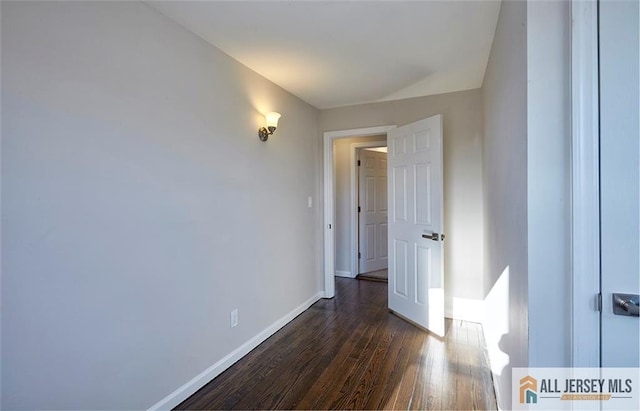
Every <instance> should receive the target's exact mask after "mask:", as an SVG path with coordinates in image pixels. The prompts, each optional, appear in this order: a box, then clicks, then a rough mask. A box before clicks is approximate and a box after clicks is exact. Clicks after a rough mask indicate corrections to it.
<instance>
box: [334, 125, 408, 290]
mask: <svg viewBox="0 0 640 411" xmlns="http://www.w3.org/2000/svg"><path fill="white" fill-rule="evenodd" d="M395 127H396V126H395V125H387V126H378V127H366V128H355V129H350V130H336V131H325V132H324V133H323V137H322V140H323V141H322V143H323V144H322V154H323V161H322V164H323V165H322V166H323V169H324V170H323V176H324V184H323V186H324V215H323V229H322V232H323V245H324V252H323V254H324V258H323V261H324V270H323V272H324V298H333V297H334V295H335V278H334V277H335V226H334V224H335V223H334V220H335V184H334V173H333V140H336V139H339V138H349V137H367V136H376V135H380V134H387V131H389V130H391V129H393V128H395ZM329 227H331V228H329Z"/></svg>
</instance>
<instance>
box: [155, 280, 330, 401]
mask: <svg viewBox="0 0 640 411" xmlns="http://www.w3.org/2000/svg"><path fill="white" fill-rule="evenodd" d="M323 297H324V292H322V291H321V292H318V293H317V294H315V295H314V296H313V297H311V298H309V299H308V300H307V301H305V302H304V303H302V304H301V305H299V306H298V307H296V308H294V309H293V310H292V311H290V312H289V313H288V314H286V315H285V316H284V317H282V318H280V319H279V320H277V321H276V322H274V323H273V324H271V325H270V326H269V327H267V328H265V329H264V330H262V331H261V332H260V333H258V335H256V336H255V337H253V338H251V339H250V340H249V341H247V342H246V343H244V344H242V345H241V346H240V347H238V348H236V349H235V350H233V351H232V352H230V353H229V354H227V355H226V356H225V357H224V358H222V359H221V360H220V361H218V362H216V363H215V364H213V365H212V366H210V367H209V368H207V369H206V370H204V371H202V372H201V373H200V374H198V375H197V376H195V377H194V378H192V379H191V380H190V381H189V382H187V383H186V384H184V385H182V386H181V387H180V388H178V389H177V390H175V391H174V392H172V393H171V394H169V395H167V396H166V397H164V398H163V399H162V400H160V401H158V402H157V403H156V404H154V405H153V406H151V407H150V408H149V411H155V410H171V409H172V408H174V407H176V406H178V404H180V403H181V402H182V401H184V400H186V399H187V398H189V397H190V396H191V395H193V394H194V393H195V392H196V391H198V390H199V389H200V388H202V387H203V386H204V385H205V384H207V383H208V382H209V381H211V380H212V379H214V378H215V377H217V376H218V375H220V374H221V373H222V372H223V371H224V370H226V369H227V368H229V367H231V366H232V365H233V364H234V363H235V362H237V361H238V360H239V359H241V358H242V357H244V356H245V355H247V354H248V353H249V352H250V351H251V350H253V349H254V348H256V347H257V346H258V345H260V344H261V343H262V342H263V341H264V340H266V339H267V338H269V337H271V336H272V335H273V334H275V332H276V331H278V330H279V329H280V328H282V327H284V326H285V325H287V324H288V323H289V322H291V320H293V319H294V318H296V317H297V316H298V315H300V314H302V313H303V312H304V311H305V310H306V309H307V308H309V307H311V306H312V305H313V304H314V303H315V302H316V301H318V300H319V299H320V298H323Z"/></svg>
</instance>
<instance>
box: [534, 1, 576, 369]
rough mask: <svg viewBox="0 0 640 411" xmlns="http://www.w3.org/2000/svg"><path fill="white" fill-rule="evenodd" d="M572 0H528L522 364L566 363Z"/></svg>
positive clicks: (568, 352) (568, 356) (568, 358)
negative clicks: (525, 353) (525, 354)
mask: <svg viewBox="0 0 640 411" xmlns="http://www.w3.org/2000/svg"><path fill="white" fill-rule="evenodd" d="M570 86H571V3H570V2H567V1H559V0H558V1H544V2H538V1H532V2H527V118H528V121H527V202H528V208H527V210H528V242H527V245H528V274H529V276H528V284H529V285H528V293H529V297H528V301H529V366H530V367H568V366H570V365H571V339H570V330H571V321H570V320H571V317H570V315H569V314H570V313H571V298H570V296H571V276H570V273H571V265H570V252H571V225H570V222H571V218H570V216H571V214H570V204H571V198H570V193H571V191H570V190H571V187H570V180H571V174H570V169H571V159H570V153H571V146H570V143H571V88H570Z"/></svg>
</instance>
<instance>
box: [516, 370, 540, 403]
mask: <svg viewBox="0 0 640 411" xmlns="http://www.w3.org/2000/svg"><path fill="white" fill-rule="evenodd" d="M537 402H538V380H536V379H535V378H533V377H532V376H530V375H527V376H526V377H524V378H522V379H521V380H520V404H536V403H537Z"/></svg>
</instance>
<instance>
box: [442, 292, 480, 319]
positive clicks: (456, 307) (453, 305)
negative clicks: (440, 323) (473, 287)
mask: <svg viewBox="0 0 640 411" xmlns="http://www.w3.org/2000/svg"><path fill="white" fill-rule="evenodd" d="M444 315H445V317H447V318H453V319H455V320H462V321H469V322H472V323H484V317H485V315H484V301H483V300H472V299H470V298H459V297H453V298H451V299H447V301H446V303H445V310H444Z"/></svg>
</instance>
